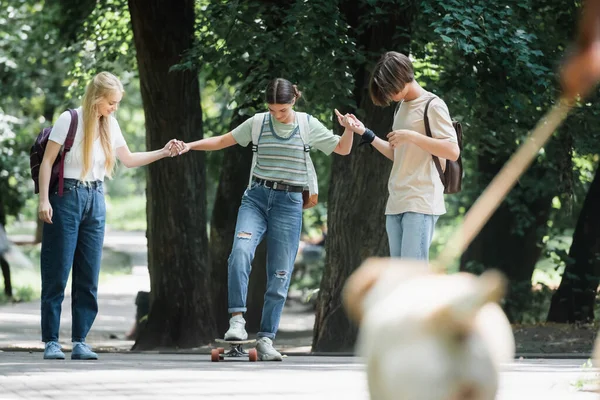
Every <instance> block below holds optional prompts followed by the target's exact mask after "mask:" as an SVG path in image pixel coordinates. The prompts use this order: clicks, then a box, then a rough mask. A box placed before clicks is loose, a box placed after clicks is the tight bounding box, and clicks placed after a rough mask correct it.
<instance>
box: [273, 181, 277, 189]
mask: <svg viewBox="0 0 600 400" xmlns="http://www.w3.org/2000/svg"><path fill="white" fill-rule="evenodd" d="M273 190H277V182H273Z"/></svg>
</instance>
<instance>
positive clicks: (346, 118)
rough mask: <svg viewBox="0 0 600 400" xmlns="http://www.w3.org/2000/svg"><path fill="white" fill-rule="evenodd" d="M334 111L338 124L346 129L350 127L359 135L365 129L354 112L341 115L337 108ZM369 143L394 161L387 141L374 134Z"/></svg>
mask: <svg viewBox="0 0 600 400" xmlns="http://www.w3.org/2000/svg"><path fill="white" fill-rule="evenodd" d="M335 113H336V115H337V117H338V121H339V123H340V125H342V126H343V127H344V128H346V130H348V129H350V130H352V131H353V132H356V133H358V134H359V135H361V136H362V135H363V134H364V133H365V131H366V130H367V128H366V127H365V125H364V124H363V123H362V122H361V121H360V120H359V119H358V118H356V116H355V115H354V114H346V115H342V114H341V113H340V112H339V111H338V110H335ZM344 133H345V132H344ZM371 145H372V146H373V147H375V149H376V150H377V151H378V152H380V153H381V154H383V155H384V156H385V157H386V158H388V159H389V160H391V161H394V149H393V148H392V146H390V144H389V143H388V142H386V141H385V140H383V139H380V138H378V137H377V136H375V139H373V141H372V142H371Z"/></svg>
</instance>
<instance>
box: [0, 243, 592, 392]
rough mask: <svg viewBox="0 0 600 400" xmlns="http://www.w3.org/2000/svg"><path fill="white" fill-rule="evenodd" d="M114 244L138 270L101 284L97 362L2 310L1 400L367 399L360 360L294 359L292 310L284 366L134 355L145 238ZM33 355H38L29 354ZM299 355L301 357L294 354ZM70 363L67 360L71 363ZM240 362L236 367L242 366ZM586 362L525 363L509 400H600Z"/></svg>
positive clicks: (306, 335)
mask: <svg viewBox="0 0 600 400" xmlns="http://www.w3.org/2000/svg"><path fill="white" fill-rule="evenodd" d="M106 244H107V246H108V247H112V248H114V249H116V250H122V249H125V250H127V251H128V252H130V254H132V259H133V264H134V268H133V273H132V274H131V275H127V276H120V277H116V278H114V279H112V280H110V281H104V282H101V284H100V287H99V293H100V294H99V299H100V313H99V315H98V318H97V320H96V322H95V324H94V326H93V328H92V331H91V332H90V335H89V337H88V341H89V342H90V344H92V346H93V347H94V348H95V349H100V350H102V349H104V350H112V351H115V350H117V351H120V352H118V353H110V352H109V353H101V354H100V357H101V359H100V360H99V361H96V362H85V361H71V360H70V359H67V360H65V361H45V360H43V359H42V354H41V351H40V350H41V349H42V344H41V342H40V341H39V338H40V330H39V301H38V302H32V303H22V304H14V305H5V306H0V349H2V350H3V351H2V350H0V400H12V399H59V398H61V399H62V398H65V396H68V397H69V398H73V399H80V398H81V399H86V400H88V399H96V398H102V399H154V398H156V399H171V398H178V399H182V398H185V399H187V398H190V399H191V398H194V399H197V398H207V399H225V398H230V397H233V398H236V399H238V398H239V399H261V400H263V399H275V398H277V399H281V398H284V399H331V398H343V399H344V400H348V399H350V400H351V399H367V398H368V394H367V389H366V380H365V375H364V372H363V365H362V364H361V362H360V360H358V359H356V358H354V357H322V356H306V355H295V354H299V353H306V352H308V351H309V350H310V341H311V338H312V336H311V331H312V326H313V324H314V316H313V315H312V313H310V312H307V311H302V310H301V309H300V307H299V306H298V305H295V306H294V304H293V303H290V307H286V310H285V312H284V315H283V317H282V322H281V332H282V334H281V335H279V337H278V345H279V346H283V347H284V348H285V350H286V351H287V353H288V354H289V356H288V357H287V358H285V359H284V361H283V362H281V363H250V362H247V361H237V360H234V361H232V360H226V361H225V362H222V363H211V362H210V361H209V356H208V354H206V351H207V349H206V348H200V349H197V350H196V351H193V352H189V353H188V354H181V353H175V354H165V353H157V352H146V353H130V352H128V350H129V349H130V348H131V346H132V345H133V342H132V341H128V340H125V334H126V333H127V331H128V330H129V328H130V327H131V325H132V324H133V319H134V315H135V305H134V299H135V295H136V293H137V291H138V290H148V287H149V279H148V273H147V268H146V258H145V257H146V253H145V238H144V237H143V236H141V235H139V234H138V235H131V234H118V235H117V234H113V235H112V236H107V243H106ZM69 304H70V298H68V297H67V298H66V299H65V303H64V307H63V316H62V321H61V327H62V328H61V338H62V339H67V340H61V341H62V342H63V344H64V345H65V347H66V348H67V349H68V348H69V344H70V343H68V338H69V337H70V324H71V315H70V307H69ZM28 350H29V351H28ZM295 352H296V353H295ZM69 356H70V354H69V353H67V358H68V357H69ZM236 361H237V362H236ZM584 362H585V360H581V359H578V360H575V359H554V360H548V359H526V360H516V361H515V363H512V364H509V365H506V366H504V370H503V372H502V376H501V391H500V394H499V396H498V399H500V400H521V399H523V400H530V399H544V400H553V399H556V400H558V399H560V400H565V399H575V400H579V399H581V400H584V399H598V398H599V395H598V394H597V393H592V392H590V391H589V390H590V389H593V388H595V387H596V386H594V385H596V382H597V381H598V380H599V379H600V377H599V373H598V371H597V370H595V369H591V368H588V367H584V366H583V364H584Z"/></svg>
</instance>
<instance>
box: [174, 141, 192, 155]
mask: <svg viewBox="0 0 600 400" xmlns="http://www.w3.org/2000/svg"><path fill="white" fill-rule="evenodd" d="M175 150H176V151H177V155H182V154H185V153H187V152H188V151H190V146H189V145H188V144H187V143H186V142H184V141H182V140H178V141H177V143H175Z"/></svg>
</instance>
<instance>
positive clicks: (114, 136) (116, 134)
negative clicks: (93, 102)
mask: <svg viewBox="0 0 600 400" xmlns="http://www.w3.org/2000/svg"><path fill="white" fill-rule="evenodd" d="M76 111H77V116H78V117H79V122H78V124H77V132H76V133H75V140H74V141H73V147H71V150H70V151H69V153H68V154H67V157H66V158H65V175H64V176H65V178H70V179H78V180H81V172H82V171H83V116H82V115H83V112H82V109H81V107H79V108H78V109H77V110H76ZM70 125H71V114H70V113H69V111H65V112H64V113H62V114H61V115H60V116H59V117H58V119H57V120H56V123H55V124H54V126H53V127H52V132H50V136H49V137H48V139H49V140H52V141H53V142H56V143H58V144H60V145H64V143H65V140H66V139H67V133H68V132H69V126H70ZM109 133H110V138H111V143H112V147H113V149H115V150H116V149H117V148H119V147H121V146H125V145H126V142H125V138H124V137H123V133H122V132H121V128H120V127H119V123H118V122H117V120H116V119H115V118H114V117H113V116H110V119H109ZM105 161H106V157H105V155H104V150H102V144H101V143H100V138H98V139H96V141H95V142H94V150H93V159H92V168H91V169H90V171H89V172H88V174H87V176H86V177H85V178H84V179H82V180H84V181H103V180H104V175H105V174H106V171H105V169H104V162H105Z"/></svg>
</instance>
